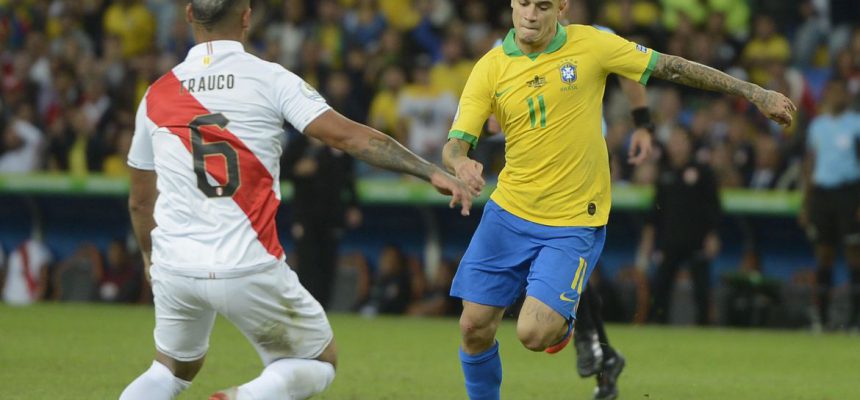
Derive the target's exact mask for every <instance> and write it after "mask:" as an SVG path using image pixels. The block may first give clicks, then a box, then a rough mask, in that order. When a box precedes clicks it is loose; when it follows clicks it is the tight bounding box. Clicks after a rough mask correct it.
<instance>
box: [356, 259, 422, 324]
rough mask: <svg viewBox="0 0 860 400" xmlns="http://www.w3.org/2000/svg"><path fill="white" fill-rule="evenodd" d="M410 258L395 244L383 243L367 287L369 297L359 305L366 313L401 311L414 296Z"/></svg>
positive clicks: (370, 314)
mask: <svg viewBox="0 0 860 400" xmlns="http://www.w3.org/2000/svg"><path fill="white" fill-rule="evenodd" d="M413 262H414V260H411V259H410V258H409V256H407V255H406V254H405V253H403V251H402V250H401V249H400V248H399V247H397V246H395V245H390V244H389V245H386V246H385V247H383V248H382V251H381V252H380V253H379V261H378V265H377V269H376V276H375V277H374V278H373V284H372V286H371V289H370V299H369V300H368V302H367V304H366V305H365V306H364V307H362V308H361V313H362V314H364V315H367V316H373V315H376V314H390V315H400V314H404V313H405V312H406V310H407V308H408V307H409V304H410V303H411V302H412V299H413V298H414V297H415V296H414V290H413V282H414V279H413V278H414V276H413V274H412V271H413V270H414V268H412V266H411V265H410V264H411V263H413Z"/></svg>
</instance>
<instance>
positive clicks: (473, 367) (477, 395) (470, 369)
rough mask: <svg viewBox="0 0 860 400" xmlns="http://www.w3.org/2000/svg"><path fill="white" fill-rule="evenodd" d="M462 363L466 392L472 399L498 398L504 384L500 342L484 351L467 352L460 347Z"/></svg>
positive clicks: (495, 399)
mask: <svg viewBox="0 0 860 400" xmlns="http://www.w3.org/2000/svg"><path fill="white" fill-rule="evenodd" d="M460 364H462V365H463V375H464V376H465V377H466V393H467V394H468V395H469V399H470V400H498V399H499V389H500V388H501V386H502V358H501V357H499V342H496V343H494V344H493V347H490V348H489V349H487V351H485V352H483V353H478V354H475V355H469V354H466V353H465V352H464V351H463V349H462V348H461V349H460Z"/></svg>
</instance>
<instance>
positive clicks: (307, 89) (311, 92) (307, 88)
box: [301, 82, 325, 101]
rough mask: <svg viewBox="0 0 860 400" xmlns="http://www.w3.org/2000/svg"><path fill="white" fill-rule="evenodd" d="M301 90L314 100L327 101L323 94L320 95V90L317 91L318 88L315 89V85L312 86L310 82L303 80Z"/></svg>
mask: <svg viewBox="0 0 860 400" xmlns="http://www.w3.org/2000/svg"><path fill="white" fill-rule="evenodd" d="M301 90H302V94H304V95H305V97H307V98H309V99H311V100H314V101H325V99H323V97H322V95H320V93H319V92H317V90H316V89H314V87H313V86H311V85H310V84H309V83H307V82H302V86H301Z"/></svg>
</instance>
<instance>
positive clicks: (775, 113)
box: [753, 89, 797, 127]
mask: <svg viewBox="0 0 860 400" xmlns="http://www.w3.org/2000/svg"><path fill="white" fill-rule="evenodd" d="M753 104H755V105H756V107H758V109H759V111H761V113H762V114H764V116H765V117H768V118H770V119H772V120H774V121H776V122H777V123H779V124H780V125H782V126H784V127H789V126H791V121H792V119H793V118H792V114H793V113H794V112H795V111H797V106H795V105H794V103H792V102H791V100H789V99H788V97H785V95H783V94H782V93H779V92H775V91H773V90H765V89H760V92H758V93H756V94H755V95H753Z"/></svg>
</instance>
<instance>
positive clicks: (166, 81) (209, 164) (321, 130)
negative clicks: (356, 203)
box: [120, 0, 477, 400]
mask: <svg viewBox="0 0 860 400" xmlns="http://www.w3.org/2000/svg"><path fill="white" fill-rule="evenodd" d="M250 16H251V9H250V2H249V0H191V1H190V2H189V4H188V6H187V7H186V19H187V20H188V22H189V23H191V25H192V27H193V30H194V36H195V40H196V42H197V43H198V44H197V45H196V46H195V47H194V48H192V49H191V51H190V52H189V54H188V57H187V58H186V59H185V61H184V62H182V63H181V64H179V65H177V66H176V67H175V68H174V69H173V70H172V71H170V72H168V73H167V74H166V75H164V76H163V77H161V78H160V79H159V80H158V81H156V82H155V83H154V84H152V86H150V88H149V90H148V91H147V94H146V96H145V97H144V99H143V101H142V102H141V104H140V107H139V109H138V113H137V119H136V124H135V125H136V126H135V134H134V139H133V142H132V147H131V150H130V152H129V156H128V163H129V165H130V166H131V167H132V168H131V189H130V195H129V209H130V213H131V218H132V224H133V226H134V231H135V235H136V236H137V238H138V240H139V242H140V244H141V248H142V250H143V256H144V262H145V265H146V268H147V271H149V273H150V276H151V282H152V288H153V294H154V295H155V321H156V322H155V331H154V338H155V346H156V350H157V352H156V357H155V361H154V362H153V363H152V366H151V367H150V368H149V369H148V370H147V371H146V372H144V373H143V374H142V375H140V376H139V377H138V378H137V379H135V380H134V381H133V382H132V383H131V384H129V385H128V387H126V389H125V390H124V391H123V393H122V395H121V396H120V399H122V400H127V399H147V400H158V399H172V398H174V397H176V396H177V395H178V394H179V393H180V392H181V391H182V390H184V389H186V388H187V387H188V386H189V385H190V384H191V380H192V379H193V378H194V376H195V375H196V374H197V372H198V371H199V370H200V368H201V366H202V365H203V359H204V357H205V355H206V351H207V349H208V344H209V334H210V332H211V330H212V325H213V323H214V321H215V314H216V313H220V314H222V315H223V316H225V317H226V318H227V319H228V320H230V321H231V322H232V323H233V324H235V325H236V326H237V327H238V328H239V329H240V330H241V331H242V332H243V333H244V334H245V336H246V337H247V338H248V339H249V340H250V341H251V342H252V344H253V346H254V348H255V349H256V350H257V352H258V353H259V355H260V358H261V359H262V361H263V364H264V365H265V369H264V370H263V372H262V374H261V375H260V376H259V377H257V378H256V379H254V380H252V381H250V382H248V383H245V384H243V385H241V386H239V387H234V388H231V389H227V390H224V391H221V392H218V393H215V394H213V395H212V397H211V398H212V399H219V400H220V399H304V398H307V397H310V396H312V395H314V394H316V393H319V392H321V391H323V390H324V389H325V388H326V387H327V386H328V385H329V384H330V383H331V382H332V380H333V379H334V374H335V366H336V361H337V356H336V350H335V343H334V338H333V334H332V330H331V327H330V325H329V323H328V320H327V319H326V316H325V313H324V311H323V308H322V307H321V306H320V304H319V303H318V302H317V301H316V300H314V298H313V297H312V296H311V295H310V294H309V293H308V292H307V290H305V289H304V288H303V287H302V286H301V285H300V284H299V281H298V279H297V278H296V274H295V273H294V272H293V271H292V270H290V268H289V267H288V266H287V265H286V263H285V261H284V251H283V249H282V248H281V245H280V243H279V242H278V235H277V232H276V228H275V213H276V211H277V208H278V204H279V203H280V187H279V177H278V171H279V166H278V163H279V159H280V155H281V146H280V144H279V140H278V138H279V136H280V135H281V133H282V130H283V128H282V127H283V123H284V121H285V120H286V121H287V122H289V123H290V124H292V126H293V127H295V128H296V129H297V130H299V131H301V132H303V133H304V134H306V135H310V136H313V137H315V138H317V139H320V140H322V141H323V142H325V143H327V144H329V145H331V146H333V147H336V148H338V149H341V150H343V151H346V152H348V153H350V154H352V155H354V156H355V157H357V158H359V159H362V160H364V161H367V162H369V163H371V164H375V165H377V166H380V167H383V168H387V169H391V170H395V171H399V172H404V173H408V174H411V175H415V176H417V177H419V178H423V179H424V180H426V181H429V182H430V183H431V184H432V185H433V186H434V187H435V188H436V189H437V190H438V191H439V192H440V193H443V194H450V195H451V203H450V206H451V207H454V206H455V205H456V204H458V203H459V204H460V205H461V213H462V214H463V215H468V212H469V207H470V206H471V203H472V198H473V197H474V196H476V195H477V192H476V191H474V190H472V189H470V188H469V187H467V186H466V185H464V184H463V183H462V182H461V181H459V180H458V179H457V178H454V177H453V176H451V175H449V174H448V173H446V172H444V171H442V170H441V169H440V168H439V167H437V166H435V165H433V164H431V163H428V162H427V161H425V160H423V159H421V158H419V157H418V156H416V155H414V154H413V153H411V152H409V151H408V150H406V149H405V148H404V147H403V146H401V145H400V144H398V143H397V142H396V141H394V140H393V139H391V138H389V137H388V136H386V135H385V134H382V133H380V132H378V131H375V130H373V129H371V128H368V127H366V126H364V125H361V124H358V123H355V122H353V121H350V120H349V119H347V118H345V117H343V116H341V115H340V114H338V113H337V112H335V111H333V110H331V109H330V108H329V107H328V106H327V105H326V103H325V100H323V99H322V97H321V96H320V95H319V94H318V93H317V92H316V91H315V90H314V89H313V88H312V87H311V86H309V85H308V84H307V83H305V82H304V81H302V80H301V79H300V78H299V77H297V76H296V75H294V74H292V73H291V72H289V71H287V70H286V69H284V68H283V67H281V66H280V65H277V64H272V63H268V62H265V61H262V60H260V59H258V58H256V57H254V56H252V55H250V54H248V53H246V52H245V51H244V50H243V46H242V44H241V42H242V41H243V39H244V37H245V34H246V32H247V29H248V26H249V24H250ZM150 266H151V267H152V268H151V269H150Z"/></svg>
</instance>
